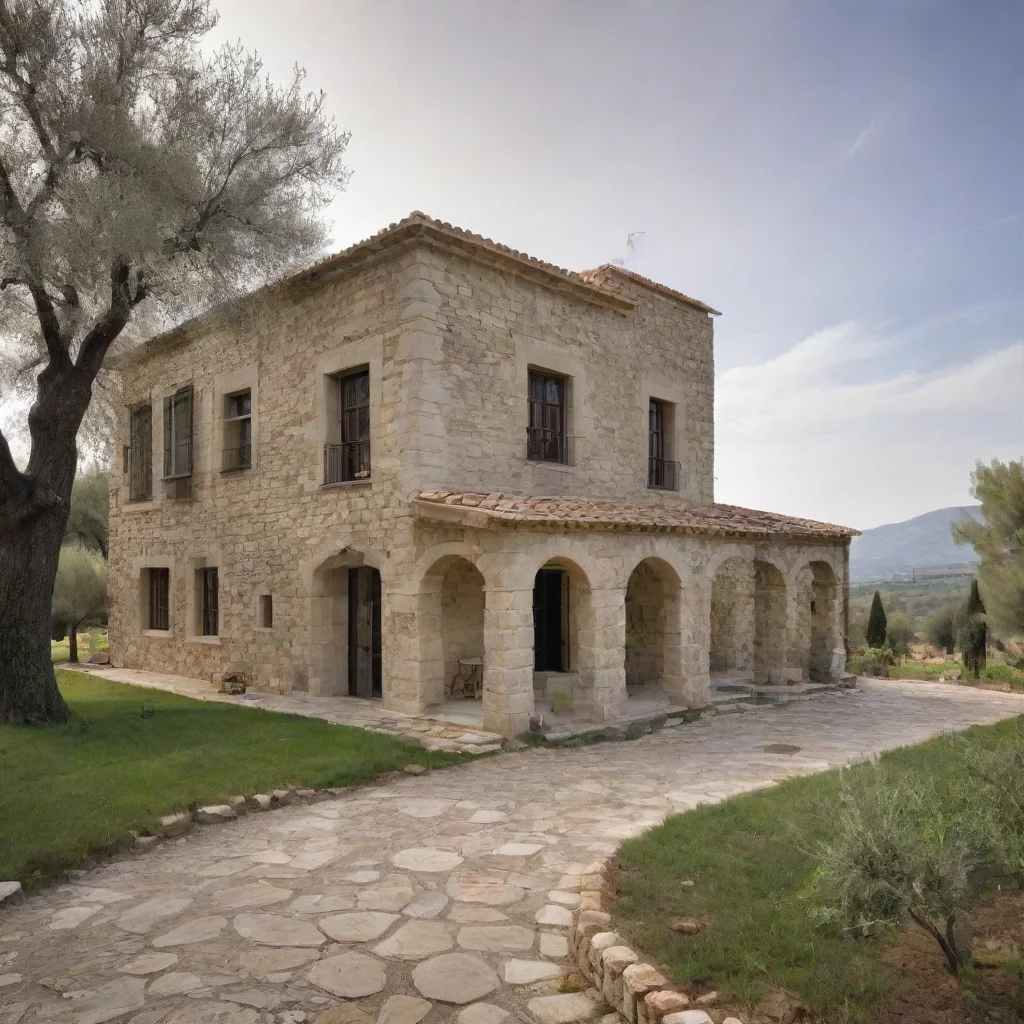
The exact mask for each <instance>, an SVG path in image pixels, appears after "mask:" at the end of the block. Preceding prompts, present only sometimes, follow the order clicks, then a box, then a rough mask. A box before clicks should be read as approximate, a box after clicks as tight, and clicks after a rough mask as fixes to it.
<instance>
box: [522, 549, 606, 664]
mask: <svg viewBox="0 0 1024 1024" xmlns="http://www.w3.org/2000/svg"><path fill="white" fill-rule="evenodd" d="M544 573H551V574H555V573H559V574H561V578H560V580H558V581H556V580H555V579H554V578H551V579H550V580H548V581H546V584H547V587H548V592H547V593H542V589H543V588H544V586H545V581H543V580H542V574H544ZM556 584H557V587H556ZM556 590H557V593H556ZM533 595H534V597H533V612H534V620H533V625H534V637H533V647H534V655H535V662H534V670H535V671H547V672H564V673H570V672H577V673H578V672H581V671H584V670H587V669H589V668H590V659H591V651H590V648H591V647H592V646H593V636H592V634H593V631H594V621H593V619H594V614H593V611H594V610H593V593H592V588H591V583H590V576H589V575H588V574H587V573H586V572H585V571H584V569H583V567H582V566H581V565H580V564H579V563H578V562H577V561H575V560H574V559H572V558H567V557H566V556H564V555H554V556H552V557H550V558H548V559H546V560H545V561H544V562H543V563H542V564H541V565H539V566H537V567H536V568H535V570H534V574H533ZM556 612H557V614H556ZM545 613H546V614H547V615H548V616H549V618H548V620H547V621H541V619H542V617H543V616H544V615H545ZM556 626H557V636H558V639H559V643H558V644H557V645H556V643H555V641H554V639H553V636H552V633H553V632H555V627H556ZM556 646H558V647H560V648H561V656H560V657H559V656H558V654H557V652H556V649H555V648H556ZM545 647H546V649H545ZM548 655H550V659H548V658H547V657H546V656H548ZM548 663H553V664H557V665H560V667H557V668H555V667H552V668H546V667H543V666H545V665H546V664H548Z"/></svg>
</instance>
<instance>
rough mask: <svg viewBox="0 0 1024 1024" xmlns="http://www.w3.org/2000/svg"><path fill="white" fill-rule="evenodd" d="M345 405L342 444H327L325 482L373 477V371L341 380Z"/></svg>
mask: <svg viewBox="0 0 1024 1024" xmlns="http://www.w3.org/2000/svg"><path fill="white" fill-rule="evenodd" d="M338 389H339V400H340V401H339V405H340V408H341V422H340V425H339V426H340V433H341V441H340V443H339V444H328V445H324V483H325V484H338V483H345V482H348V481H351V480H369V479H370V371H369V370H360V371H359V372H358V373H350V374H347V375H346V376H344V377H341V378H339V380H338Z"/></svg>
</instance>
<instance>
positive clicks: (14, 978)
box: [0, 974, 22, 988]
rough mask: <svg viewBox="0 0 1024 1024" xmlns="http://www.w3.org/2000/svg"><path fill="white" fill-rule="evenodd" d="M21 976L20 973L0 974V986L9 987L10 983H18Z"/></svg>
mask: <svg viewBox="0 0 1024 1024" xmlns="http://www.w3.org/2000/svg"><path fill="white" fill-rule="evenodd" d="M21 981H22V976H21V975H20V974H0V988H10V986H11V985H20V984H21Z"/></svg>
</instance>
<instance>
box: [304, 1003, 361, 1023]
mask: <svg viewBox="0 0 1024 1024" xmlns="http://www.w3.org/2000/svg"><path fill="white" fill-rule="evenodd" d="M313 1024H373V1017H371V1016H370V1015H369V1014H368V1013H363V1011H362V1010H360V1009H359V1007H357V1006H353V1005H352V1004H351V1003H339V1004H338V1005H337V1006H332V1007H331V1008H330V1009H329V1010H324V1011H323V1012H322V1013H318V1014H317V1015H316V1017H314V1018H313Z"/></svg>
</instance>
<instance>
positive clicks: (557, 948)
mask: <svg viewBox="0 0 1024 1024" xmlns="http://www.w3.org/2000/svg"><path fill="white" fill-rule="evenodd" d="M540 955H541V956H547V957H551V958H552V959H555V960H560V959H562V958H563V957H567V956H568V955H569V940H568V939H567V938H565V936H564V935H553V934H552V933H551V932H541V933H540Z"/></svg>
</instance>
